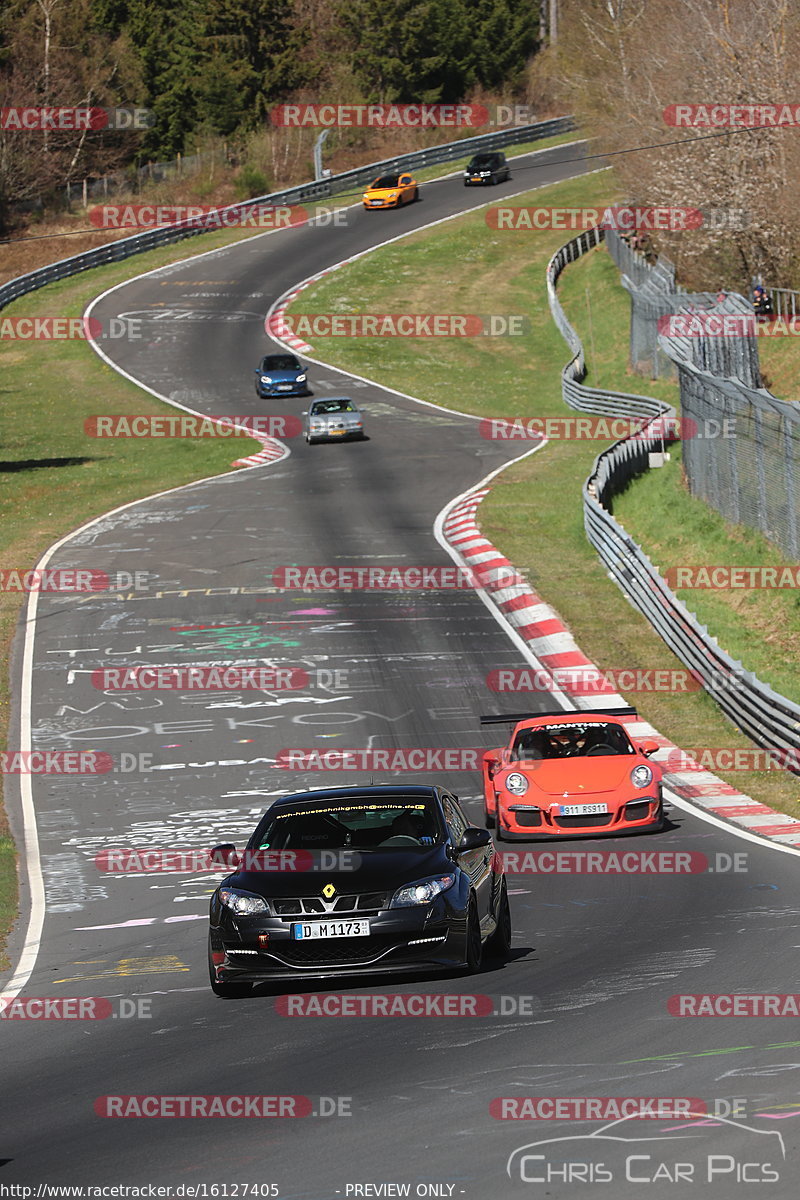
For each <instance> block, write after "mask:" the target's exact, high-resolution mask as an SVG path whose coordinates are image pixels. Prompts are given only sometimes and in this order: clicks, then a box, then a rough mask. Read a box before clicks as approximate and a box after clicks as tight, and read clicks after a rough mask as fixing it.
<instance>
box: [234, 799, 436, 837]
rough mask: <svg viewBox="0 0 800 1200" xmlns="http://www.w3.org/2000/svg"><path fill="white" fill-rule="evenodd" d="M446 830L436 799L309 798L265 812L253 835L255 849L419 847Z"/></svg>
mask: <svg viewBox="0 0 800 1200" xmlns="http://www.w3.org/2000/svg"><path fill="white" fill-rule="evenodd" d="M443 840H444V831H443V830H442V828H441V827H440V822H439V820H438V818H437V814H436V808H435V806H434V804H433V802H432V801H430V800H425V799H424V798H423V799H420V798H419V797H417V796H412V797H408V798H407V799H406V798H404V797H403V796H397V797H392V799H391V800H380V801H377V800H376V801H375V802H372V801H370V800H359V799H342V800H341V801H337V800H328V801H326V802H325V803H323V804H314V803H313V802H312V803H309V802H308V801H307V800H306V801H304V802H302V803H301V804H298V805H297V806H294V805H291V806H290V805H285V806H283V805H282V806H281V807H280V809H279V810H277V811H276V812H274V813H272V812H268V813H266V814H265V815H264V817H263V819H262V821H261V824H260V825H259V826H258V828H257V829H256V832H255V834H254V835H253V838H252V839H251V846H250V848H251V849H257V850H338V849H343V848H347V849H353V850H383V849H387V850H419V849H420V848H423V847H424V848H429V847H431V846H440V845H441V844H442V842H443Z"/></svg>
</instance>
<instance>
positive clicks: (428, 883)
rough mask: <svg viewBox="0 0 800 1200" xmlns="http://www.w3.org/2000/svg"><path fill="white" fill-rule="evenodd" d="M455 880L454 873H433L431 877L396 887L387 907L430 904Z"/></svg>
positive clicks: (409, 906)
mask: <svg viewBox="0 0 800 1200" xmlns="http://www.w3.org/2000/svg"><path fill="white" fill-rule="evenodd" d="M455 881H456V877H455V875H435V876H433V878H431V879H420V880H418V881H417V883H408V884H406V886H405V887H401V888H398V889H397V891H396V892H395V894H394V895H393V896H392V902H391V904H390V905H389V908H413V907H414V906H415V905H417V904H430V902H431V900H435V899H436V897H437V896H440V895H441V894H442V892H446V891H447V890H448V888H451V887H452V886H453V884H454V883H455Z"/></svg>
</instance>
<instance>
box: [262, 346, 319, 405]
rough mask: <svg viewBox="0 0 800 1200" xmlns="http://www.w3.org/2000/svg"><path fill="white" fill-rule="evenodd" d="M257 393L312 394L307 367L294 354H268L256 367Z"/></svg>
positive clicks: (271, 394) (274, 394) (273, 394)
mask: <svg viewBox="0 0 800 1200" xmlns="http://www.w3.org/2000/svg"><path fill="white" fill-rule="evenodd" d="M255 376H256V395H257V396H259V397H260V398H261V399H262V400H264V399H265V398H266V397H267V396H310V395H311V389H310V388H309V386H308V375H307V373H306V368H305V367H304V366H303V364H302V363H301V362H300V361H299V359H297V358H295V356H294V355H293V354H267V355H265V357H264V358H262V360H261V364H260V366H258V367H256V368H255Z"/></svg>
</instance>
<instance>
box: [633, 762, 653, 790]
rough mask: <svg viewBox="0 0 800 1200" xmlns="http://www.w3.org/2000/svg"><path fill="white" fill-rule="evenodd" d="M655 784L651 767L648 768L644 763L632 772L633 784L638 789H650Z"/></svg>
mask: <svg viewBox="0 0 800 1200" xmlns="http://www.w3.org/2000/svg"><path fill="white" fill-rule="evenodd" d="M652 782H653V772H652V770H651V769H650V767H646V766H645V765H644V763H642V764H641V765H640V766H638V767H634V768H633V770H632V771H631V783H632V784H633V786H634V787H637V788H646V787H649V786H650V784H651V783H652Z"/></svg>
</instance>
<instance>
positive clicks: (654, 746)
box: [639, 742, 659, 758]
mask: <svg viewBox="0 0 800 1200" xmlns="http://www.w3.org/2000/svg"><path fill="white" fill-rule="evenodd" d="M639 749H640V751H641V752H642V754H644V755H645V757H646V758H649V757H650V755H651V754H655V752H656V750H658V749H659V745H658V742H640V743H639Z"/></svg>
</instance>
